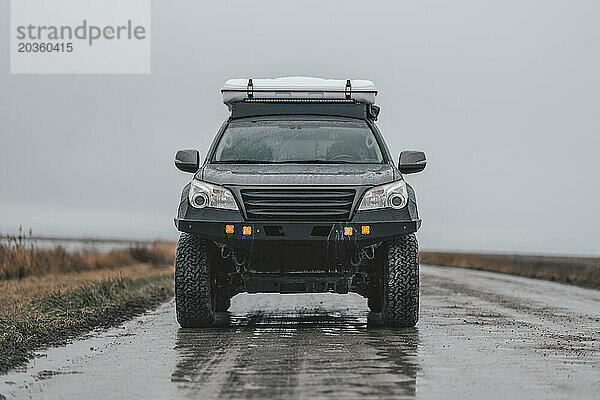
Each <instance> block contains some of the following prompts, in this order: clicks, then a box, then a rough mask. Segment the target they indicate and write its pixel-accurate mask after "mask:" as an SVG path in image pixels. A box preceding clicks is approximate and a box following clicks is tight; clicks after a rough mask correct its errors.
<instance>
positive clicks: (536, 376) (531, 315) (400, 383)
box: [0, 266, 600, 399]
mask: <svg viewBox="0 0 600 400" xmlns="http://www.w3.org/2000/svg"><path fill="white" fill-rule="evenodd" d="M421 280H422V291H421V295H422V299H421V320H420V322H419V324H418V325H417V328H414V329H399V330H397V329H388V328H382V327H378V321H377V316H376V315H370V314H369V311H368V308H367V306H366V301H365V300H364V299H362V298H361V297H359V296H358V295H346V296H343V295H335V294H322V295H284V296H280V295H238V296H236V297H235V298H234V299H233V300H232V306H231V309H230V312H229V313H223V314H220V315H219V321H218V326H217V327H215V328H211V329H206V330H189V329H179V328H178V326H177V323H176V321H175V316H174V304H173V302H172V301H171V302H169V303H167V304H164V305H163V306H161V307H159V308H158V309H157V310H155V311H153V312H151V313H149V314H147V315H144V316H142V317H139V318H136V319H135V320H133V321H131V322H128V323H127V324H125V325H123V326H121V327H119V328H116V329H111V330H108V331H104V332H97V333H94V334H92V335H90V336H89V337H87V338H85V339H83V340H79V341H76V342H74V343H72V344H70V345H68V346H66V347H62V348H56V349H51V350H49V351H45V352H42V353H40V357H38V358H36V359H34V360H33V361H32V362H31V363H30V365H29V366H28V367H27V368H26V369H23V370H21V371H16V372H13V373H10V374H8V375H3V376H0V394H2V395H4V396H6V398H19V399H23V398H30V397H31V398H45V399H63V398H64V399H74V398H87V399H92V398H99V399H100V398H102V399H104V398H115V397H122V398H168V399H171V398H184V399H186V398H198V399H240V398H257V399H263V398H299V399H303V398H311V399H312V398H317V399H320V398H332V399H333V398H335V399H339V398H342V399H354V398H390V399H398V398H423V399H431V398H444V399H453V398H455V399H458V398H461V399H462V398H510V399H515V398H544V399H548V398H577V399H586V398H589V399H599V398H600V334H599V329H600V291H598V290H589V289H583V288H578V287H574V286H568V285H561V284H557V283H552V282H545V281H538V280H531V279H525V278H519V277H512V276H508V275H500V274H494V273H489V272H479V271H471V270H461V269H453V268H447V267H443V268H442V267H433V266H422V269H421ZM1 398H2V396H0V399H1Z"/></svg>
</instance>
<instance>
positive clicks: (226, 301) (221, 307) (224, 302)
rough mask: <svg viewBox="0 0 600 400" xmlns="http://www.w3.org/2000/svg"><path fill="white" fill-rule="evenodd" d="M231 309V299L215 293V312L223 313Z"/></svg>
mask: <svg viewBox="0 0 600 400" xmlns="http://www.w3.org/2000/svg"><path fill="white" fill-rule="evenodd" d="M229 307H231V298H230V297H229V296H228V295H226V294H221V293H217V302H216V304H215V311H217V312H224V311H227V310H228V309H229Z"/></svg>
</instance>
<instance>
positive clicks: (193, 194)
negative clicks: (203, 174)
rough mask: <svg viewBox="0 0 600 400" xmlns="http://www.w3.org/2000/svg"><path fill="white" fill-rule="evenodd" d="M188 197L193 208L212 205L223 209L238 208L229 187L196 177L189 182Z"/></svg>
mask: <svg viewBox="0 0 600 400" xmlns="http://www.w3.org/2000/svg"><path fill="white" fill-rule="evenodd" d="M188 199H189V200H190V204H191V205H192V207H195V208H204V207H213V208H222V209H225V210H239V209H238V206H237V203H236V202H235V199H234V198H233V194H231V191H230V190H229V189H226V188H224V187H222V186H217V185H213V184H210V183H206V182H201V181H199V180H197V179H194V180H192V183H191V184H190V194H189V196H188Z"/></svg>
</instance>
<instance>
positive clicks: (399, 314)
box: [382, 234, 419, 327]
mask: <svg viewBox="0 0 600 400" xmlns="http://www.w3.org/2000/svg"><path fill="white" fill-rule="evenodd" d="M382 313H383V321H384V323H385V324H386V325H387V326H393V327H412V326H415V325H416V323H417V321H418V320H419V246H418V243H417V237H416V236H415V235H414V234H410V235H403V236H399V237H397V238H396V239H394V240H392V241H391V242H390V243H389V244H388V248H387V260H385V264H384V268H383V302H382Z"/></svg>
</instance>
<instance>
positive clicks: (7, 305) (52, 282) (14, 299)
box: [0, 264, 173, 318]
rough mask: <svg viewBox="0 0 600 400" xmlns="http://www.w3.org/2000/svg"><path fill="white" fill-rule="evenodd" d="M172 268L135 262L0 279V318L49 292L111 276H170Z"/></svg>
mask: <svg viewBox="0 0 600 400" xmlns="http://www.w3.org/2000/svg"><path fill="white" fill-rule="evenodd" d="M172 273H173V267H172V266H171V265H163V266H160V267H156V266H152V265H149V264H135V265H130V266H125V267H120V268H114V269H102V270H96V271H84V272H71V273H64V274H49V275H46V276H44V277H37V276H30V277H27V278H24V279H13V280H9V281H0V318H6V317H8V316H10V315H14V314H16V313H17V312H19V311H20V310H22V309H23V307H25V306H26V305H27V304H28V303H30V302H31V301H32V300H34V299H36V298H40V297H43V296H45V295H47V294H51V293H66V292H68V291H72V290H75V289H78V288H80V287H82V286H89V285H91V284H94V283H97V282H99V281H108V280H114V279H119V278H123V279H131V280H138V279H142V278H158V277H161V276H165V275H171V274H172Z"/></svg>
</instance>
